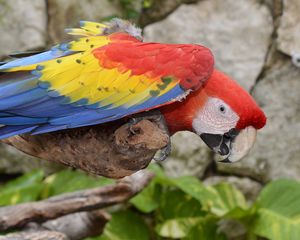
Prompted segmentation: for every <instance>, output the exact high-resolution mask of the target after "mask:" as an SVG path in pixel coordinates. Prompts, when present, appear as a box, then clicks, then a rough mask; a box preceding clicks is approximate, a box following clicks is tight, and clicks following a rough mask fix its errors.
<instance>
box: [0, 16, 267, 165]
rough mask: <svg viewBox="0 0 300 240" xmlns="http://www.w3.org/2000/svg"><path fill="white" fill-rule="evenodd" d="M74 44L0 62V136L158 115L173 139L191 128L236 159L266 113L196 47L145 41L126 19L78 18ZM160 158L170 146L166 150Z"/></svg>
mask: <svg viewBox="0 0 300 240" xmlns="http://www.w3.org/2000/svg"><path fill="white" fill-rule="evenodd" d="M66 32H67V33H68V34H70V35H73V36H75V37H76V38H75V39H74V40H70V41H67V42H63V43H60V44H57V45H55V46H53V47H52V48H50V50H48V51H44V52H28V53H16V54H13V55H11V57H13V59H12V60H10V61H7V62H4V63H1V65H0V139H4V138H8V137H11V136H14V135H19V134H31V135H35V134H44V133H49V132H55V131H64V130H66V129H74V128H79V127H84V126H93V125H98V124H103V123H108V122H112V121H116V120H118V119H124V118H128V117H129V118H130V116H133V115H134V114H138V113H148V112H151V111H152V110H153V111H154V110H155V111H159V112H160V114H161V115H162V116H163V117H164V119H165V123H166V125H167V129H168V131H169V133H170V134H171V135H173V134H174V133H176V132H178V131H191V132H194V133H196V134H197V135H199V137H200V138H201V139H202V140H203V141H204V142H205V144H206V145H207V146H208V147H209V148H210V149H212V150H213V151H214V152H215V153H217V154H219V155H220V156H222V161H223V162H236V161H238V160H240V159H242V158H243V157H244V156H245V155H246V154H247V153H248V152H249V151H250V149H251V148H252V146H253V144H254V142H255V138H256V132H257V130H259V129H261V128H263V127H264V126H265V124H266V116H265V114H264V112H263V111H262V110H261V108H260V107H259V106H258V105H257V103H256V102H255V100H254V99H253V98H252V96H251V95H250V94H249V93H248V92H247V91H246V90H244V89H243V88H242V87H241V86H240V85H238V83H236V82H235V81H234V80H233V79H231V78H230V77H229V76H227V75H226V74H224V73H222V72H221V71H219V70H217V69H216V67H215V64H214V56H213V54H212V52H211V50H210V49H208V48H207V47H205V46H202V45H197V44H169V43H157V42H144V41H143V37H142V34H141V29H140V28H138V27H136V26H135V25H133V24H131V23H130V22H129V21H126V20H121V19H113V20H110V21H107V22H104V23H97V22H92V21H81V22H80V27H79V28H70V29H66ZM163 150H164V151H165V152H164V157H163V159H164V158H165V157H166V156H167V155H168V154H169V152H170V147H169V144H168V146H167V147H166V148H165V149H163Z"/></svg>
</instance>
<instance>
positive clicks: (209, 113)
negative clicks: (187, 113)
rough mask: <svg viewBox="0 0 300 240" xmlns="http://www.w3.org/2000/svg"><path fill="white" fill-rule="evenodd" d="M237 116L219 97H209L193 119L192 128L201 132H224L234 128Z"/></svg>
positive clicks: (198, 132)
mask: <svg viewBox="0 0 300 240" xmlns="http://www.w3.org/2000/svg"><path fill="white" fill-rule="evenodd" d="M238 120H239V116H238V115H237V114H236V113H235V112H234V111H233V110H232V109H231V108H230V107H229V106H228V105H227V104H226V103H225V102H224V101H222V100H221V99H218V98H213V97H209V98H208V100H207V102H206V104H205V105H204V106H203V107H202V109H201V110H200V111H199V112H198V113H197V115H196V117H195V119H194V120H193V123H192V125H193V129H194V131H195V132H196V133H197V134H198V135H200V134H201V133H210V134H224V133H226V132H228V131H229V130H230V129H232V128H234V127H235V126H236V124H237V122H238Z"/></svg>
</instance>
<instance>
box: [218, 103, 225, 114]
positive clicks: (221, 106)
mask: <svg viewBox="0 0 300 240" xmlns="http://www.w3.org/2000/svg"><path fill="white" fill-rule="evenodd" d="M219 111H220V112H221V113H225V112H226V108H225V106H224V105H220V106H219Z"/></svg>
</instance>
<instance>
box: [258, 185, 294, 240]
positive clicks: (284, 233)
mask: <svg viewBox="0 0 300 240" xmlns="http://www.w3.org/2000/svg"><path fill="white" fill-rule="evenodd" d="M299 202H300V183H298V182H296V181H293V180H277V181H274V182H271V183H270V184H268V185H267V186H266V187H265V188H264V189H263V190H262V192H261V194H260V196H259V198H258V200H257V202H256V205H255V206H254V207H255V208H256V209H257V218H256V220H255V221H254V223H253V229H254V232H255V233H256V234H258V235H260V236H263V237H266V238H270V239H272V240H285V239H299V236H300V204H299Z"/></svg>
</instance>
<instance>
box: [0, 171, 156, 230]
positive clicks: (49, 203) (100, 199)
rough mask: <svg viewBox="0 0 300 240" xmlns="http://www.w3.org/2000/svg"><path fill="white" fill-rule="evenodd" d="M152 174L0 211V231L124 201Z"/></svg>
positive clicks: (139, 175)
mask: <svg viewBox="0 0 300 240" xmlns="http://www.w3.org/2000/svg"><path fill="white" fill-rule="evenodd" d="M152 177H153V174H152V173H150V172H148V171H146V170H143V171H140V172H137V173H135V174H133V175H132V176H129V177H126V178H124V179H122V180H120V181H119V182H118V183H116V184H114V185H109V186H105V187H100V188H93V189H88V190H84V191H78V192H73V193H69V194H62V195H59V196H55V197H52V198H49V199H46V200H43V201H39V202H30V203H23V204H18V205H14V206H7V207H2V208H0V231H5V230H8V229H12V228H18V227H23V226H25V225H26V224H27V223H29V222H45V221H46V220H49V219H55V218H58V217H61V216H64V215H67V214H71V213H75V212H82V211H91V210H95V209H100V208H104V207H107V206H111V205H114V204H117V203H121V202H124V201H126V200H128V199H129V198H131V197H133V196H134V195H135V194H137V193H138V192H139V191H141V190H142V189H143V188H144V187H145V186H146V185H147V184H148V183H149V182H150V180H151V179H152Z"/></svg>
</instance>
